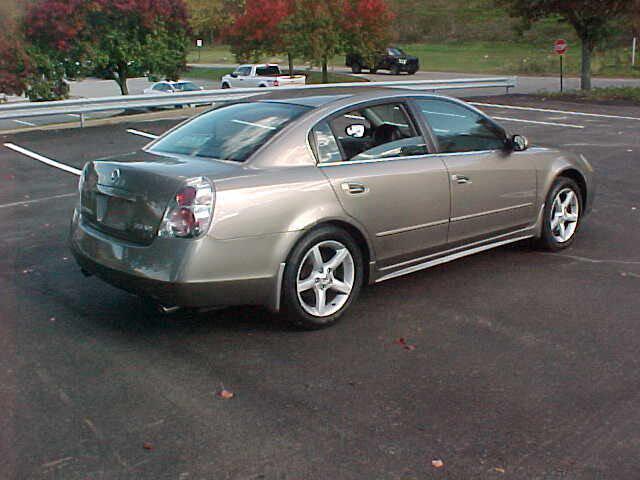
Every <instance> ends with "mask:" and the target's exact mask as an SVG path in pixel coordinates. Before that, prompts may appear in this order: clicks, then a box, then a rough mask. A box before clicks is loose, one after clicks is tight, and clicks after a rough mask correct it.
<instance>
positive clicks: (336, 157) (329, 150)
mask: <svg viewBox="0 0 640 480" xmlns="http://www.w3.org/2000/svg"><path fill="white" fill-rule="evenodd" d="M312 134H313V142H314V144H315V147H316V148H315V150H316V155H317V157H318V162H319V163H329V162H340V161H342V153H340V148H338V142H336V137H335V136H334V135H333V132H332V131H331V127H330V126H329V123H327V122H322V123H320V124H319V125H317V126H316V127H315V128H314V129H313V132H312Z"/></svg>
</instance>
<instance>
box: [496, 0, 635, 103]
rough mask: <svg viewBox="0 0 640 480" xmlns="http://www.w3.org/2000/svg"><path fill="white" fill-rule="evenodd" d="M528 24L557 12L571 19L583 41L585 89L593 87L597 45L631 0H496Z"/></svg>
mask: <svg viewBox="0 0 640 480" xmlns="http://www.w3.org/2000/svg"><path fill="white" fill-rule="evenodd" d="M497 3H498V4H500V5H504V6H506V7H507V8H508V9H509V11H510V13H511V14H512V15H513V16H517V17H522V18H523V20H524V21H525V22H526V23H531V22H535V21H537V20H540V19H541V18H545V17H550V16H554V15H557V16H559V17H560V19H561V20H563V21H566V22H568V23H569V24H570V25H571V26H572V27H573V28H574V29H575V31H576V33H577V34H578V37H579V38H580V40H581V42H582V75H581V86H582V89H583V90H590V89H591V57H592V55H593V51H594V49H595V47H596V46H597V44H598V43H599V42H601V41H602V40H604V39H606V38H607V37H608V36H609V35H610V34H611V28H610V27H611V22H612V21H615V20H617V19H619V18H620V17H622V16H623V15H624V14H626V13H628V12H629V10H630V5H631V2H630V0H497Z"/></svg>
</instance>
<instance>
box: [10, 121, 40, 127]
mask: <svg viewBox="0 0 640 480" xmlns="http://www.w3.org/2000/svg"><path fill="white" fill-rule="evenodd" d="M14 122H16V123H19V124H20V125H26V126H27V127H35V126H36V124H35V123H31V122H25V121H24V120H14Z"/></svg>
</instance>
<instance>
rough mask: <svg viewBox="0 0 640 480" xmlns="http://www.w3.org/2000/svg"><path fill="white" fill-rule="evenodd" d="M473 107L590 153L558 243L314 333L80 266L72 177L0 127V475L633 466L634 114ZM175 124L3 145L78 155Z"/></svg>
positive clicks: (456, 272)
mask: <svg viewBox="0 0 640 480" xmlns="http://www.w3.org/2000/svg"><path fill="white" fill-rule="evenodd" d="M483 101H484V103H501V104H509V103H512V102H513V103H520V104H522V103H523V102H524V101H523V100H522V99H519V98H517V97H514V98H498V99H483ZM529 104H530V103H529ZM534 106H535V105H534ZM544 107H545V108H552V107H557V108H558V109H560V110H576V109H578V108H577V107H575V105H574V106H571V105H564V104H552V103H546V104H545V105H544ZM483 108H487V110H488V111H490V112H491V113H493V114H494V115H496V116H500V117H501V118H509V119H511V120H505V124H507V125H508V126H510V127H511V126H513V127H515V128H516V129H517V130H518V131H521V132H523V133H525V134H527V135H528V136H529V137H530V139H531V141H532V143H534V144H541V145H548V146H561V147H563V148H567V149H569V150H573V151H576V152H581V153H585V154H586V155H587V157H588V158H589V159H590V160H591V162H592V163H593V164H594V166H595V168H596V169H597V171H598V176H599V192H598V197H597V203H596V206H595V210H594V212H593V214H592V216H590V217H589V218H588V220H587V221H586V222H585V223H584V224H583V228H582V229H581V231H580V235H579V238H578V239H577V241H576V243H575V245H574V246H573V247H572V248H571V249H570V250H568V251H566V252H563V253H561V254H555V255H552V254H545V253H540V252H536V251H532V250H530V249H529V248H527V246H525V245H516V246H512V247H509V248H501V249H498V250H495V251H492V252H488V253H483V254H479V255H476V256H473V257H469V258H467V259H464V260H460V261H457V262H455V263H450V264H447V265H443V266H440V267H437V268H433V269H431V270H428V271H424V272H420V273H416V274H413V275H411V276H407V277H404V278H399V279H396V280H392V281H388V282H385V283H382V284H380V285H377V286H374V287H368V288H366V289H365V290H364V292H363V294H362V296H361V298H360V300H359V301H358V302H357V303H356V304H355V305H354V308H353V310H352V312H351V314H350V315H348V317H346V318H345V319H344V321H343V322H342V323H340V324H338V325H336V326H335V327H334V328H331V329H328V330H324V331H319V332H313V333H303V332H297V331H292V330H290V329H289V328H287V326H286V325H284V324H283V323H282V322H281V321H280V320H279V319H278V317H276V316H274V315H272V314H269V313H267V312H265V311H263V310H260V309H255V308H234V309H227V310H223V311H218V312H209V313H206V314H200V315H196V316H174V317H159V316H158V315H156V314H155V313H154V312H152V311H151V310H149V309H148V308H147V307H146V306H145V305H144V304H143V303H142V302H141V301H140V300H138V299H137V298H135V297H132V296H130V295H128V294H126V293H123V292H121V291H119V290H116V289H114V288H112V287H110V286H108V285H105V284H103V283H101V282H100V281H99V280H97V279H95V278H88V279H87V278H84V277H83V276H82V275H81V274H80V273H79V271H78V268H77V267H76V266H75V264H74V262H73V261H72V260H70V254H69V251H68V248H67V244H66V237H67V228H68V224H69V218H70V215H71V211H72V209H73V205H74V203H75V198H74V196H73V192H74V191H75V188H76V181H77V178H76V177H75V176H74V175H71V174H68V173H66V172H64V171H61V170H58V169H55V168H52V167H50V166H47V165H44V164H41V163H39V162H37V161H35V160H32V159H30V158H27V157H24V156H21V155H19V154H17V153H15V152H13V151H10V150H8V149H6V148H3V147H1V146H0V223H1V224H2V225H3V228H2V229H0V411H1V412H2V415H0V478H3V479H5V478H6V479H9V480H13V479H27V478H28V479H65V480H74V479H135V480H139V479H152V480H159V479H182V480H185V479H203V480H204V479H258V478H262V479H322V480H323V479H327V478H336V479H428V478H434V479H439V478H441V479H445V478H446V479H458V480H460V479H464V480H466V479H499V478H505V479H506V478H508V479H523V480H524V479H526V480H530V479H560V478H571V479H585V480H587V479H588V480H591V479H596V478H615V479H617V480H633V479H637V478H640V459H639V457H638V445H639V444H640V410H639V409H638V403H639V401H640V368H639V367H640V364H639V362H640V360H639V356H638V345H639V344H640V322H638V319H639V317H638V311H640V297H639V296H638V291H640V290H639V288H640V249H639V247H638V245H640V217H639V215H640V193H639V189H638V187H637V180H638V158H639V157H638V152H640V137H639V136H638V135H637V131H638V125H640V121H638V120H629V119H619V118H602V117H598V116H594V117H585V116H576V115H572V114H567V113H551V112H537V111H529V110H512V109H506V108H488V107H483ZM578 110H580V111H582V112H595V113H600V114H602V113H607V114H612V115H622V116H627V117H635V118H640V109H637V108H635V109H631V108H628V109H622V108H603V107H588V106H583V107H581V108H579V109H578ZM514 119H519V120H521V121H526V122H545V123H547V124H545V125H542V124H537V123H519V122H514V121H513V120H514ZM173 123H174V122H172V121H154V122H147V123H133V124H131V123H130V124H127V123H123V124H119V125H111V126H106V127H95V128H87V129H84V130H80V129H75V130H64V131H63V130H60V131H46V132H33V133H29V134H17V135H10V136H7V135H5V136H0V143H5V142H12V143H15V144H18V145H20V146H22V147H24V148H28V149H30V150H32V151H34V152H37V153H40V154H42V155H46V156H48V157H49V158H51V159H55V160H58V161H60V162H64V163H66V164H69V165H71V166H74V167H77V168H81V167H82V165H83V164H84V163H85V162H87V161H88V160H91V159H95V158H98V157H105V156H109V155H113V154H117V153H125V152H128V151H131V150H134V149H137V148H139V147H140V146H142V145H143V144H144V143H145V142H146V139H144V138H141V137H139V136H135V135H132V134H130V133H127V129H129V128H135V129H137V130H141V131H145V132H150V133H155V134H159V133H162V132H163V131H165V130H166V129H167V128H169V127H170V126H172V125H173ZM562 125H564V126H562ZM568 125H572V126H573V127H574V128H571V127H569V126H568ZM576 127H584V128H576ZM399 338H405V339H406V340H407V342H408V343H410V344H412V345H415V347H416V348H415V350H413V351H408V350H405V349H403V348H402V347H401V346H399V345H397V344H396V343H395V341H396V340H397V339H399ZM222 386H224V387H225V388H227V389H229V390H231V391H233V392H234V393H235V397H234V398H233V399H231V400H227V401H223V400H218V399H216V398H215V395H214V394H215V392H216V391H218V390H219V389H220V388H221V387H222ZM145 447H146V448H145ZM433 459H442V460H443V461H444V465H445V466H444V468H442V469H434V468H433V467H432V465H431V461H432V460H433Z"/></svg>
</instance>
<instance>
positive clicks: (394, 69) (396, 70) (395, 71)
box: [391, 65, 400, 75]
mask: <svg viewBox="0 0 640 480" xmlns="http://www.w3.org/2000/svg"><path fill="white" fill-rule="evenodd" d="M391 74H392V75H400V67H399V66H398V65H394V66H393V67H391Z"/></svg>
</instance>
